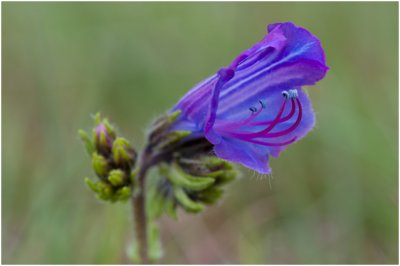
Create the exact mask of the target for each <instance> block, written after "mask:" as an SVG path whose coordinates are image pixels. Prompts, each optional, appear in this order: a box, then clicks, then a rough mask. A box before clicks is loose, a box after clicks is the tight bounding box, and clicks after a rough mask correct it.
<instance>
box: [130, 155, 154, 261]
mask: <svg viewBox="0 0 400 266" xmlns="http://www.w3.org/2000/svg"><path fill="white" fill-rule="evenodd" d="M151 165H152V163H151V155H150V151H149V149H145V150H144V152H143V154H142V156H141V160H140V169H139V173H138V175H137V178H136V180H137V184H136V185H137V186H138V187H139V193H138V194H137V195H136V196H135V197H133V198H132V206H133V219H134V223H135V235H136V238H137V244H138V250H139V258H140V263H142V264H149V263H150V260H149V255H148V236H147V213H146V174H147V171H148V170H149V168H150V167H151Z"/></svg>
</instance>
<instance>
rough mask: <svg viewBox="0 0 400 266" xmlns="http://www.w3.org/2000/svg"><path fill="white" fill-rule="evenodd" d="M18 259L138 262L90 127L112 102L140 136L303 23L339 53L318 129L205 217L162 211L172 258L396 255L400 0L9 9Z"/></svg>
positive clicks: (5, 135) (9, 171) (5, 207)
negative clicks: (269, 38) (130, 254)
mask: <svg viewBox="0 0 400 266" xmlns="http://www.w3.org/2000/svg"><path fill="white" fill-rule="evenodd" d="M2 7H3V8H2V16H3V17H2V22H3V23H2V27H3V28H2V34H3V35H2V37H3V38H2V40H3V42H2V67H3V72H2V78H3V80H2V106H3V107H2V108H3V109H2V114H3V115H2V144H3V146H2V155H3V157H2V158H3V160H2V167H3V168H2V215H3V216H2V218H3V220H2V230H3V231H2V244H3V245H2V248H3V250H2V255H3V260H2V262H3V263H48V264H54V263H127V262H128V259H127V256H126V252H125V251H126V247H127V246H128V244H129V243H130V240H131V238H132V226H131V223H130V219H131V213H130V206H129V204H128V205H123V204H102V203H100V202H98V201H97V200H96V199H95V198H94V197H93V195H92V193H90V191H88V189H87V188H86V186H85V184H84V182H83V181H82V177H83V176H84V175H86V174H87V173H88V171H90V169H89V167H88V165H89V163H90V162H89V159H88V158H87V156H86V154H85V152H84V151H83V148H82V145H81V143H80V141H79V139H78V136H77V134H76V132H77V129H78V128H90V126H91V123H92V120H91V119H90V117H89V114H94V113H96V112H97V111H101V112H102V113H103V114H105V115H107V116H109V117H110V118H111V119H112V121H114V123H115V124H116V125H118V126H119V131H120V132H121V134H123V135H124V136H127V137H128V139H129V141H130V142H131V143H132V144H133V145H134V146H135V147H139V146H141V145H143V141H144V137H143V132H144V131H145V128H146V127H147V126H148V125H149V123H150V120H152V119H154V118H156V117H157V116H158V115H159V114H161V113H162V112H164V111H165V110H166V109H168V108H169V107H171V106H173V104H174V103H175V102H176V101H177V100H178V99H179V98H180V96H181V95H183V93H185V92H186V91H187V90H188V89H190V87H191V86H193V85H194V84H196V83H197V82H199V81H200V80H202V79H203V78H205V77H207V76H209V75H211V74H212V73H214V72H215V71H216V70H217V69H218V68H219V67H221V66H224V65H227V64H229V63H230V61H231V60H232V59H233V58H234V57H235V56H236V55H238V54H239V53H240V52H241V51H242V50H244V49H246V48H248V47H249V46H250V45H252V44H253V43H255V42H256V41H258V40H259V39H261V38H262V36H263V35H264V33H265V30H266V25H267V24H268V23H273V22H278V21H293V22H295V23H296V24H298V25H300V26H302V27H305V28H307V29H309V30H310V31H311V32H313V33H314V34H315V35H317V36H318V37H319V38H320V39H321V41H322V43H323V46H324V48H325V51H326V57H327V62H328V65H329V66H330V67H331V70H330V71H329V73H328V75H327V76H326V78H325V79H324V80H323V81H321V82H320V83H318V85H317V86H316V87H313V88H310V89H309V92H310V96H311V98H312V100H313V102H314V108H315V110H316V113H317V119H318V122H317V125H316V127H315V129H314V130H313V131H312V132H311V134H309V135H308V136H307V137H306V138H305V139H304V140H303V141H301V142H299V143H297V144H296V145H293V146H291V147H290V148H289V149H288V150H287V151H285V152H284V153H283V154H282V155H281V156H280V158H279V159H272V163H271V165H272V168H273V178H272V176H270V177H266V176H263V177H261V176H259V175H257V174H255V173H252V172H246V171H244V175H243V178H241V179H239V180H236V181H235V182H233V183H232V184H231V185H230V187H229V188H228V189H227V191H226V193H225V196H224V200H223V201H222V202H221V203H219V204H218V205H217V206H212V207H210V208H209V209H208V210H207V211H206V212H204V213H202V214H200V215H184V214H183V213H180V218H179V221H178V222H176V221H174V220H172V219H170V218H168V217H165V218H163V219H161V221H160V223H161V234H162V240H163V243H164V252H165V256H164V258H163V259H162V261H161V262H162V263H167V262H169V263H396V262H397V258H398V254H397V253H398V245H397V240H398V239H397V236H398V228H397V224H398V221H397V217H398V201H397V199H398V191H397V188H398V185H397V182H398V180H397V170H398V165H397V162H398V155H397V154H398V151H397V147H398V143H397V136H398V131H397V129H398V123H397V121H398V120H397V110H398V109H397V108H398V102H397V99H398V84H397V73H398V66H397V59H398V51H397V48H398V28H397V25H398V14H397V11H398V4H397V3H394V2H393V3H361V2H359V3H57V4H55V3H2Z"/></svg>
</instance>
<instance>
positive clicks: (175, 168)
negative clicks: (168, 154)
mask: <svg viewBox="0 0 400 266" xmlns="http://www.w3.org/2000/svg"><path fill="white" fill-rule="evenodd" d="M167 177H168V179H169V180H170V181H171V183H173V184H175V185H176V186H181V187H183V188H186V189H189V190H192V191H199V190H203V189H206V188H208V187H209V186H211V185H212V184H213V183H214V181H215V179H214V178H212V177H204V176H192V175H189V174H187V173H185V172H184V171H183V170H182V168H181V167H180V166H179V165H178V164H175V163H174V164H172V165H171V167H170V171H169V172H168V175H167Z"/></svg>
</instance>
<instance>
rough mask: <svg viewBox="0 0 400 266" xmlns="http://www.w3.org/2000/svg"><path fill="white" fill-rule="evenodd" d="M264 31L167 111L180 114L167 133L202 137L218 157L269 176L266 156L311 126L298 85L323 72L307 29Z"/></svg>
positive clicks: (308, 108)
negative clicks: (188, 133) (178, 132)
mask: <svg viewBox="0 0 400 266" xmlns="http://www.w3.org/2000/svg"><path fill="white" fill-rule="evenodd" d="M268 32H269V33H268V34H267V35H266V36H265V37H264V38H263V39H262V40H261V41H260V42H258V43H256V44H255V45H254V46H253V47H251V48H250V49H248V50H246V51H244V52H243V53H241V54H240V55H239V56H238V57H237V58H236V59H235V60H233V62H232V63H231V64H230V65H229V66H227V67H225V68H221V69H220V70H219V71H218V72H217V73H216V74H214V75H213V76H211V77H209V78H207V79H206V80H204V81H203V82H201V83H199V84H198V85H197V86H195V87H194V88H193V89H192V90H190V91H189V92H188V93H187V94H186V95H185V96H184V97H183V98H182V99H181V100H180V101H179V102H178V104H177V105H176V106H175V107H174V108H173V109H172V110H171V111H176V110H181V112H182V114H181V116H180V117H179V118H178V120H177V121H176V122H175V123H174V125H173V126H172V130H190V131H192V132H193V133H192V138H193V137H205V138H206V139H207V140H208V141H209V142H210V143H212V144H213V145H214V152H215V154H216V155H217V156H218V157H221V158H223V159H226V160H229V161H233V162H236V163H240V164H242V165H244V166H246V167H248V168H251V169H253V170H255V171H257V172H259V173H264V174H267V173H270V172H271V169H270V168H269V165H268V157H269V155H272V156H274V157H277V156H278V155H279V153H280V152H281V151H282V150H284V149H285V148H286V147H287V146H288V145H289V144H292V143H294V142H296V141H298V140H299V139H301V138H303V137H304V136H305V135H306V134H307V133H308V132H309V131H310V130H311V129H312V127H313V126H314V123H315V115H314V112H313V109H312V106H311V102H310V99H309V98H308V96H307V95H306V94H305V93H304V92H303V90H302V86H304V85H313V84H315V83H316V82H317V81H318V80H320V79H322V78H323V77H324V76H325V73H326V72H327V70H328V67H327V66H326V65H325V55H324V51H323V49H322V47H321V44H320V42H319V40H318V39H317V38H316V37H315V36H313V35H312V34H311V33H310V32H308V31H307V30H306V29H303V28H300V27H297V26H295V25H294V24H293V23H290V22H286V23H277V24H271V25H269V26H268Z"/></svg>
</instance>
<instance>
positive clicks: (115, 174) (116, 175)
mask: <svg viewBox="0 0 400 266" xmlns="http://www.w3.org/2000/svg"><path fill="white" fill-rule="evenodd" d="M108 181H110V183H111V185H113V186H115V187H118V186H121V185H123V184H124V183H125V181H126V175H125V173H124V172H123V171H122V170H120V169H115V170H111V171H110V173H109V175H108Z"/></svg>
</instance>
